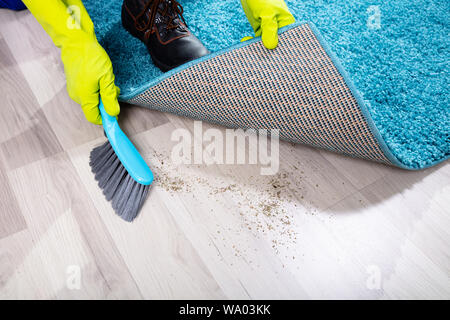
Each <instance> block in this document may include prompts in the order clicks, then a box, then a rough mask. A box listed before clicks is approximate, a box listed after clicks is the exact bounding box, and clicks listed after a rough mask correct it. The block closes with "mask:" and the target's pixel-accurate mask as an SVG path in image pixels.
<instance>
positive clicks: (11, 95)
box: [0, 11, 39, 143]
mask: <svg viewBox="0 0 450 320" xmlns="http://www.w3.org/2000/svg"><path fill="white" fill-rule="evenodd" d="M2 12H3V11H2ZM2 12H0V14H1V13H2ZM0 69H1V70H2V72H0V83H1V84H2V85H1V86H0V94H1V96H2V100H1V102H0V104H1V109H2V112H1V113H0V143H1V142H3V141H6V140H8V139H11V138H12V137H15V136H16V135H19V134H20V133H22V132H24V131H26V130H27V129H29V128H30V127H31V126H33V122H32V118H33V115H34V114H35V113H36V112H37V111H38V110H39V104H38V103H37V101H36V99H35V97H34V95H33V93H32V91H31V89H30V87H29V86H28V84H27V82H26V81H25V78H24V77H23V75H22V72H21V70H20V69H19V68H18V66H17V64H16V61H15V59H14V57H13V55H12V53H11V51H10V50H9V48H8V45H7V44H6V42H5V41H4V40H0Z"/></svg>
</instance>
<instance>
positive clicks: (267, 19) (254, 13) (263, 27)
mask: <svg viewBox="0 0 450 320" xmlns="http://www.w3.org/2000/svg"><path fill="white" fill-rule="evenodd" d="M241 4H242V8H243V9H244V12H245V15H246V16H247V19H248V21H249V22H250V24H251V26H252V28H253V31H255V36H256V37H259V36H261V38H262V42H263V44H264V46H265V47H266V48H267V49H274V48H276V46H277V44H278V29H279V28H282V27H284V26H287V25H289V24H291V23H294V22H295V18H294V16H293V15H292V14H291V13H290V12H289V9H288V7H287V5H286V3H285V2H284V0H241ZM250 38H251V37H245V38H243V39H242V41H245V40H248V39H250Z"/></svg>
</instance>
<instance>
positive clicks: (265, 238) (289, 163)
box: [0, 10, 450, 299]
mask: <svg viewBox="0 0 450 320" xmlns="http://www.w3.org/2000/svg"><path fill="white" fill-rule="evenodd" d="M0 93H1V94H0V96H1V100H0V105H1V108H0V297H1V298H7V299H13V298H38V299H42V298H76V299H78V298H100V299H103V298H107V299H109V298H112V299H114V298H138V299H139V298H146V299H155V298H156V299H158V298H212V299H217V298H237V299H246V298H251V299H273V298H275V299H278V298H363V299H367V298H381V299H386V298H387V299H390V298H394V299H397V298H444V299H448V298H450V278H449V274H450V257H449V254H450V250H449V242H450V212H449V211H450V210H449V208H450V165H449V163H445V164H441V165H439V166H437V167H435V168H432V169H428V170H425V171H420V172H407V171H403V170H398V169H394V168H389V167H386V166H382V165H378V164H374V163H370V162H366V161H361V160H355V159H350V158H346V157H343V156H340V155H336V154H332V153H329V152H325V151H318V150H315V149H312V148H308V147H304V146H298V145H291V144H289V143H282V144H281V146H280V153H281V168H280V172H279V173H278V174H277V175H275V176H261V175H259V174H258V172H259V167H258V166H252V165H245V166H242V165H241V166H238V165H236V166H209V167H207V166H196V165H192V166H174V165H172V164H171V162H170V160H169V157H170V152H171V147H172V146H173V142H171V141H170V134H171V133H172V131H173V130H174V129H175V128H180V127H185V128H188V129H189V130H192V128H193V121H191V120H188V119H184V118H180V117H177V116H173V115H169V114H162V113H159V112H153V111H150V110H146V109H142V108H138V107H129V108H127V107H125V106H123V111H122V114H121V122H122V125H123V127H124V129H125V131H126V132H128V133H129V135H130V136H131V137H132V140H133V141H134V142H135V143H136V144H137V146H138V148H139V149H140V150H141V151H142V153H143V155H144V156H145V158H146V159H147V160H148V163H149V164H151V167H152V169H153V170H154V172H155V173H156V175H157V181H156V182H155V185H154V186H153V187H152V190H151V192H150V195H149V198H148V199H147V201H146V203H145V206H144V208H143V210H142V212H141V214H140V216H139V217H138V218H137V219H136V220H135V222H134V223H132V224H129V223H125V222H124V221H122V220H121V219H119V218H117V217H116V215H115V214H114V213H113V211H112V209H111V207H110V205H109V203H107V202H106V201H105V200H104V198H103V196H102V193H101V191H100V190H99V189H98V187H97V185H96V182H95V181H94V179H93V176H92V174H91V172H90V168H89V165H88V157H89V152H90V150H91V149H92V147H93V146H95V145H97V144H99V143H100V142H102V141H104V138H103V135H102V130H101V128H100V127H96V126H93V125H91V124H89V123H88V122H86V121H85V119H84V116H83V114H82V112H81V110H80V107H79V106H78V105H76V104H75V103H74V102H72V101H71V100H70V99H69V97H68V95H67V93H66V90H65V80H64V74H63V66H62V64H61V62H60V59H59V52H58V50H57V49H56V48H55V47H54V46H53V44H52V42H51V41H50V39H49V38H48V37H47V36H46V34H45V33H44V32H43V30H42V29H41V28H40V27H39V25H38V24H37V22H36V21H35V20H34V19H33V17H32V16H31V15H30V14H29V13H27V12H21V13H13V12H8V11H5V10H1V11H0ZM204 127H206V128H207V127H209V126H208V125H207V124H204ZM220 130H223V128H220ZM78 280H79V281H78ZM78 284H79V286H78Z"/></svg>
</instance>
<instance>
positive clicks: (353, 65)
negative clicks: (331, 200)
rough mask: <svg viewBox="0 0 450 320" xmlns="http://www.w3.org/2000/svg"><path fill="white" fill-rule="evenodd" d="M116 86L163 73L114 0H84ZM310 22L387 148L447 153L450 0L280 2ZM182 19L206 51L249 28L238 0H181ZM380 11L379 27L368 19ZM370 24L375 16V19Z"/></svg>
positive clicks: (417, 158) (411, 163) (428, 161)
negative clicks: (127, 28) (125, 26)
mask: <svg viewBox="0 0 450 320" xmlns="http://www.w3.org/2000/svg"><path fill="white" fill-rule="evenodd" d="M83 2H84V4H85V6H86V8H87V10H88V12H89V14H90V15H91V17H92V20H93V21H94V24H95V27H96V34H97V37H98V40H99V42H100V43H101V44H102V46H103V47H104V48H105V50H106V51H107V52H108V54H109V55H110V57H111V60H112V62H113V65H114V73H115V75H116V84H117V85H118V86H119V87H120V88H121V94H122V95H130V94H132V93H133V92H134V91H135V90H137V88H139V87H142V85H143V84H145V83H148V82H150V81H152V80H154V79H155V78H157V77H159V76H161V75H162V74H163V73H162V72H161V71H160V70H159V69H158V68H156V67H155V66H154V65H153V64H152V62H151V59H150V56H149V55H148V52H147V50H146V48H145V46H144V45H143V44H142V43H141V42H140V41H139V40H137V39H135V38H133V37H132V36H130V35H129V34H128V33H127V32H126V31H125V30H124V29H123V28H122V25H121V22H120V11H121V4H122V1H121V0H84V1H83ZM286 2H287V4H288V6H289V8H290V10H291V12H292V13H293V14H294V16H295V18H296V19H297V21H311V22H312V23H314V24H315V26H316V27H317V29H318V30H319V31H320V32H321V34H322V36H323V37H324V39H325V40H326V41H327V42H328V45H329V47H330V48H331V50H332V51H334V53H335V54H336V55H337V57H338V58H339V60H340V62H341V64H342V65H343V67H344V69H345V70H346V71H347V73H348V74H349V77H350V78H351V80H352V81H353V83H354V84H355V86H356V88H357V89H358V91H359V92H360V94H361V96H362V97H363V99H364V101H365V103H366V105H367V107H368V109H369V112H370V115H371V117H372V118H373V121H374V123H375V125H376V127H377V128H378V130H379V132H380V134H381V136H382V138H383V139H384V140H385V142H386V144H387V146H388V148H389V149H390V150H391V152H392V153H393V154H394V155H395V157H396V158H397V159H398V160H399V161H400V163H401V164H402V165H403V166H404V167H405V168H409V169H421V168H425V167H429V166H431V165H434V164H436V163H438V162H441V161H443V160H445V159H447V158H449V156H450V106H449V79H450V78H449V71H450V37H449V34H450V2H449V1H446V0H431V1H426V0H416V1H407V0H391V1H372V0H361V1H357V2H356V1H339V0H328V1H325V0H315V1H313V0H301V1H300V0H287V1H286ZM180 3H181V4H182V5H183V7H184V11H185V14H184V17H185V19H186V21H187V23H188V25H189V27H190V29H191V30H192V31H193V33H195V34H196V35H197V36H198V37H199V38H200V40H202V42H203V43H204V44H205V45H206V47H207V48H208V49H209V50H211V51H213V52H214V51H217V50H220V49H224V48H227V47H229V46H230V45H233V44H236V43H239V41H240V39H241V38H242V37H243V36H246V35H252V33H253V32H252V29H251V27H250V25H249V23H248V22H247V20H246V17H245V15H244V13H243V11H242V8H241V5H240V1H239V0H181V1H180ZM372 6H377V8H378V9H379V13H380V15H379V18H380V19H379V22H380V23H379V27H377V26H378V25H374V24H373V23H374V20H373V19H372V18H370V17H371V16H373V15H374V14H376V12H377V11H376V10H377V9H374V7H372ZM375 23H376V21H375Z"/></svg>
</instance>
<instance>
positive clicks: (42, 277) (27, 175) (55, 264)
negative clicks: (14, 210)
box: [1, 153, 140, 299]
mask: <svg viewBox="0 0 450 320" xmlns="http://www.w3.org/2000/svg"><path fill="white" fill-rule="evenodd" d="M8 176H9V178H10V181H11V185H12V188H13V190H14V193H15V195H16V197H17V199H18V202H19V205H20V207H21V210H22V212H23V214H24V217H25V219H26V222H27V225H28V229H27V232H28V233H29V235H28V240H27V241H26V242H24V243H23V244H22V243H20V242H17V241H14V239H13V240H11V239H9V238H11V237H9V238H6V239H7V240H8V241H9V242H10V244H9V245H8V249H7V250H8V251H9V252H10V253H9V254H11V255H13V256H14V258H13V260H14V261H15V265H14V266H13V267H11V270H12V271H13V272H12V274H10V275H9V276H8V278H7V279H6V282H5V287H3V288H2V290H1V292H2V293H5V295H6V296H7V297H9V298H12V297H25V298H39V299H42V298H55V297H58V298H97V299H98V298H139V297H140V293H139V291H138V290H137V288H136V285H135V283H134V281H133V279H132V278H131V277H130V275H129V273H128V270H127V267H126V266H125V264H124V263H123V261H122V260H121V258H120V255H118V253H117V251H116V249H115V247H114V244H113V243H111V241H110V238H109V234H108V233H107V232H105V231H106V230H105V228H104V226H103V225H102V223H101V220H100V219H99V216H98V212H97V210H96V209H95V207H94V205H93V204H92V202H91V200H90V198H89V196H88V195H87V193H86V191H85V190H84V188H83V186H82V184H81V183H80V181H79V178H78V176H77V174H76V172H75V170H74V168H73V167H72V164H71V162H70V160H69V158H68V157H67V155H66V154H65V153H61V154H58V155H55V156H52V157H49V158H46V159H44V160H40V161H37V162H34V163H32V164H29V165H27V166H23V167H21V168H18V169H15V170H13V171H10V172H9V173H8ZM29 181H33V183H29ZM11 241H12V242H11ZM13 248H17V249H18V250H17V253H14V252H15V251H10V250H13ZM16 255H17V256H16ZM71 266H75V267H79V268H80V271H81V286H80V288H79V289H76V290H73V289H72V288H71V287H69V286H67V281H68V276H69V275H68V268H70V267H71ZM69 271H70V269H69ZM15 288H18V289H20V288H23V289H24V290H20V291H16V289H15Z"/></svg>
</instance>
